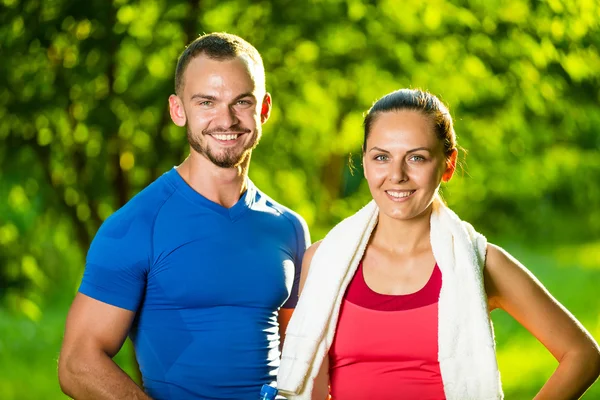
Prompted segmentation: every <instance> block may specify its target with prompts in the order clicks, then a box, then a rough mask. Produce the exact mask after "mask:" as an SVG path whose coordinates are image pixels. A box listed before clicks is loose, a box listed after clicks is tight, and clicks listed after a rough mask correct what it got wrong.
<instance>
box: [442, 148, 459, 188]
mask: <svg viewBox="0 0 600 400" xmlns="http://www.w3.org/2000/svg"><path fill="white" fill-rule="evenodd" d="M457 157H458V150H456V149H453V150H452V153H450V157H448V158H447V159H446V170H445V171H444V174H443V175H442V182H448V181H449V180H450V179H451V178H452V175H454V171H456V159H457Z"/></svg>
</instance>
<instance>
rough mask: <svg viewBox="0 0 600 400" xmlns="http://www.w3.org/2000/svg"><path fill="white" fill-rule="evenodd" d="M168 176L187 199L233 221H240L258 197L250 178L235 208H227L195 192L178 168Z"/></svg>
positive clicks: (247, 179)
mask: <svg viewBox="0 0 600 400" xmlns="http://www.w3.org/2000/svg"><path fill="white" fill-rule="evenodd" d="M166 176H167V178H168V179H169V181H170V182H171V183H173V184H174V185H175V187H176V188H177V190H179V191H180V192H181V193H182V194H183V195H184V196H185V197H186V198H187V199H189V200H190V201H192V202H193V203H195V204H198V205H200V206H203V207H208V208H210V209H211V210H213V211H215V212H217V213H218V214H220V215H222V216H224V217H226V218H229V219H230V220H232V221H233V220H236V219H239V218H240V217H241V216H242V215H243V214H244V213H245V212H246V211H247V210H248V209H249V208H250V207H251V206H252V204H253V203H254V199H255V197H256V187H255V186H254V183H252V181H251V180H250V179H249V178H246V191H245V192H244V193H243V194H242V195H241V197H240V199H239V200H238V201H237V202H236V203H235V204H234V205H233V206H231V207H229V208H227V207H223V206H222V205H220V204H217V203H215V202H214V201H212V200H209V199H207V198H206V197H204V196H202V195H201V194H200V193H198V192H197V191H196V190H194V189H193V188H192V187H191V186H190V185H189V184H188V183H187V182H186V181H185V180H184V179H183V178H182V177H181V175H179V172H178V171H177V168H176V167H173V168H172V169H171V170H170V171H169V172H167V173H166Z"/></svg>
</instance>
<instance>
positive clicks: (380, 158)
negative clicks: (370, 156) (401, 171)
mask: <svg viewBox="0 0 600 400" xmlns="http://www.w3.org/2000/svg"><path fill="white" fill-rule="evenodd" d="M387 159H388V156H386V155H385V154H379V155H377V156H375V158H374V160H375V161H387Z"/></svg>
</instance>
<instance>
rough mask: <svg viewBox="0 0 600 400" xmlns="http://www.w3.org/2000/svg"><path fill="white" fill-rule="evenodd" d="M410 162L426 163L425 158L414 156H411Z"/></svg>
mask: <svg viewBox="0 0 600 400" xmlns="http://www.w3.org/2000/svg"><path fill="white" fill-rule="evenodd" d="M409 160H410V161H416V162H419V161H425V157H422V156H419V155H416V154H413V155H412V156H410V158H409Z"/></svg>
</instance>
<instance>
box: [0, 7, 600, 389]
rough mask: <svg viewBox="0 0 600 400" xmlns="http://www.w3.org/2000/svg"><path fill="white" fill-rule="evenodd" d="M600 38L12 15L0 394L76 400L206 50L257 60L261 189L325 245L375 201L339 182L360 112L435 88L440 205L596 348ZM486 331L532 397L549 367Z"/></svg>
mask: <svg viewBox="0 0 600 400" xmlns="http://www.w3.org/2000/svg"><path fill="white" fill-rule="evenodd" d="M599 21H600V4H599V3H598V2H597V1H596V0H546V1H544V2H541V1H537V0H486V1H480V0H463V1H449V0H431V1H427V2H424V1H417V0H405V1H402V2H399V1H394V0H371V1H359V0H311V1H292V0H276V1H265V0H252V1H251V0H237V1H231V0H202V1H201V0H187V1H184V0H169V1H167V0H138V1H134V0H132V1H129V0H113V1H112V2H111V1H107V0H88V1H85V2H82V1H75V0H70V1H69V0H22V1H20V0H0V199H2V201H0V304H1V308H0V371H2V373H1V374H0V397H1V398H3V399H42V398H43V399H54V398H58V399H62V398H64V396H63V395H61V394H60V390H59V388H58V383H57V380H56V359H57V355H58V351H59V347H60V341H61V336H62V330H63V324H64V318H65V315H66V311H67V308H68V305H69V302H70V301H71V299H72V297H73V295H74V293H75V291H76V289H77V286H78V282H79V279H80V277H81V273H82V269H83V265H84V258H85V253H86V251H87V248H88V246H89V243H90V241H91V239H92V238H93V235H94V233H95V232H96V230H97V229H98V227H99V226H100V224H101V223H102V221H103V220H104V219H105V218H106V217H107V216H108V215H110V214H111V213H112V212H113V211H115V210H116V209H118V208H119V207H120V206H121V205H123V204H124V203H125V202H126V201H127V200H128V199H129V198H131V197H132V196H133V195H134V194H135V193H137V192H138V191H139V190H141V189H142V188H143V187H144V186H146V185H147V184H148V183H149V182H151V181H152V180H154V179H155V178H156V177H157V176H159V175H160V174H162V173H163V172H165V171H167V170H168V169H169V168H171V167H172V166H173V165H176V164H178V163H180V162H181V160H183V158H184V157H185V156H186V153H187V142H186V137H185V133H184V132H183V131H182V130H181V129H180V128H177V127H175V126H174V125H173V124H172V123H171V122H170V119H169V116H168V111H167V97H168V95H169V94H170V93H172V92H173V71H174V68H175V64H176V60H177V57H178V55H179V54H180V52H181V51H182V50H183V48H184V46H185V45H186V44H187V43H188V42H189V41H191V40H192V39H193V38H195V37H196V36H197V35H198V34H200V33H203V32H210V31H228V32H231V33H236V34H238V35H240V36H242V37H244V38H246V39H247V40H249V41H250V42H251V43H253V44H254V45H255V46H256V47H257V48H258V49H259V51H260V52H261V53H262V55H263V58H264V62H265V66H266V69H267V86H268V90H269V91H270V92H271V93H272V95H273V98H274V110H273V114H272V118H271V120H270V121H269V122H268V123H267V125H266V126H265V134H264V137H263V140H262V142H261V144H260V146H259V147H258V149H257V150H256V151H255V153H254V156H253V160H252V168H251V173H250V175H251V178H252V179H253V180H254V182H255V183H256V184H257V185H258V186H259V187H260V188H261V189H262V190H264V191H265V192H267V193H268V194H270V195H271V196H272V197H273V198H275V199H276V200H278V201H280V202H281V203H283V204H285V205H287V206H289V207H291V208H292V209H294V210H296V211H298V212H299V213H300V214H302V215H303V216H304V218H305V219H306V220H307V222H308V224H309V225H310V227H311V231H312V237H313V240H317V239H320V238H322V237H323V236H324V234H325V233H326V232H327V230H328V229H330V228H331V227H332V226H333V225H334V224H335V223H336V222H338V221H339V220H341V219H342V218H344V217H346V216H348V215H350V214H351V213H352V212H353V211H354V210H357V209H358V208H359V207H360V206H361V205H363V204H364V203H365V202H366V201H367V200H368V199H369V193H368V190H367V188H366V185H365V183H364V182H363V180H362V173H361V171H360V170H359V171H357V172H356V173H355V174H354V175H352V174H351V173H350V172H349V169H348V166H347V160H348V155H349V154H350V153H352V154H353V156H352V158H353V159H354V160H355V162H360V155H359V149H360V145H361V143H362V133H361V121H362V115H363V112H364V111H365V110H366V109H368V108H369V106H370V105H371V104H372V102H373V101H374V100H375V99H377V98H378V97H380V96H382V95H383V94H385V93H387V92H389V91H392V90H395V89H398V88H401V87H421V88H424V89H428V90H430V91H432V92H433V93H435V94H437V95H439V96H440V97H441V98H442V99H443V100H444V101H445V102H447V103H448V104H449V105H450V108H451V111H452V113H453V115H454V118H455V121H456V131H457V133H458V136H459V142H460V144H461V145H462V146H463V147H464V148H466V149H467V150H468V157H466V158H463V166H464V168H463V170H462V173H459V174H458V176H456V177H455V178H454V179H453V180H452V182H450V183H449V184H448V186H447V187H445V188H444V192H445V198H446V200H447V202H448V204H449V205H450V206H451V207H452V208H453V209H454V210H455V211H456V212H457V213H458V214H459V215H460V216H461V217H462V218H463V219H466V220H469V221H471V222H472V223H473V224H474V225H475V226H476V227H477V228H478V229H479V230H480V231H481V232H483V233H485V234H486V235H487V236H488V238H489V239H490V240H491V241H492V242H495V243H499V244H501V245H503V246H505V247H506V248H507V249H508V250H509V251H511V252H512V253H513V254H514V255H515V256H517V257H518V258H519V259H520V260H521V261H523V262H524V263H525V264H526V265H527V266H528V267H529V268H530V269H531V270H532V271H533V272H534V273H535V274H536V276H538V278H540V280H541V281H542V282H543V283H544V284H545V285H546V286H547V287H548V288H549V290H550V291H551V292H552V293H553V294H554V295H555V296H556V297H557V298H558V300H559V301H561V302H562V303H563V304H565V305H566V306H567V307H568V308H569V309H570V310H571V311H572V312H573V313H574V314H575V315H576V316H577V317H578V318H579V319H580V320H581V321H582V323H583V324H584V325H585V326H586V328H587V329H588V330H590V332H592V334H593V335H594V336H595V337H596V339H599V338H600V313H599V311H598V310H599V309H600V307H599V306H600V300H599V298H598V296H597V292H598V287H600V207H599V205H600V181H599V179H598V176H599V175H600V135H599V133H600V132H599V130H600V128H599V126H600V108H599V107H598V104H599V102H600V52H599V45H600V29H599V24H600V23H599ZM493 318H494V321H495V323H496V336H497V341H498V358H499V361H500V366H501V371H502V374H503V383H504V388H505V391H506V394H507V398H508V399H526V398H532V397H533V395H534V394H535V392H536V389H539V387H540V386H541V385H542V384H543V382H544V380H545V379H546V378H547V377H548V376H549V374H550V373H551V372H552V370H553V369H554V368H555V366H556V362H555V361H554V360H553V358H552V357H551V356H550V355H549V354H548V353H547V352H546V350H545V349H544V348H543V347H542V346H541V345H540V344H538V343H537V342H536V341H535V339H533V338H532V337H531V335H530V334H528V333H527V332H526V331H524V330H523V328H521V327H520V326H519V325H518V324H516V323H515V322H514V321H513V320H512V319H511V318H510V317H509V316H507V315H505V314H502V313H501V312H494V314H493ZM129 351H130V350H129V347H128V346H126V348H125V349H124V350H123V351H122V353H121V354H120V355H119V356H118V360H119V362H120V363H121V364H122V365H123V366H124V368H126V369H127V370H128V371H132V367H131V357H130V353H129ZM585 398H589V399H600V384H598V383H597V384H596V385H594V387H593V388H592V389H591V390H590V391H589V392H588V393H587V394H586V396H585Z"/></svg>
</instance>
